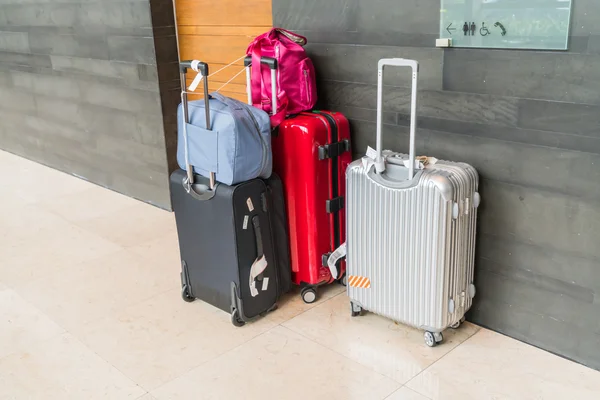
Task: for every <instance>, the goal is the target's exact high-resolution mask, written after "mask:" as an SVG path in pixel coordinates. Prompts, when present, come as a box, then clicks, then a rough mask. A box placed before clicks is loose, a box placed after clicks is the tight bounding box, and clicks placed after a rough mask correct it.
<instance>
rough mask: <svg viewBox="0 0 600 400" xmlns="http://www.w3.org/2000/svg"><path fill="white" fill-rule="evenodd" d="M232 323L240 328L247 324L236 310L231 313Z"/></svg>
mask: <svg viewBox="0 0 600 400" xmlns="http://www.w3.org/2000/svg"><path fill="white" fill-rule="evenodd" d="M231 323H232V324H233V326H236V327H238V328H239V327H241V326H244V325H246V323H245V322H244V321H242V319H241V318H240V316H239V314H238V310H235V309H234V310H233V311H232V312H231Z"/></svg>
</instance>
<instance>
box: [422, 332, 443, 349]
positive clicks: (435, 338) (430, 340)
mask: <svg viewBox="0 0 600 400" xmlns="http://www.w3.org/2000/svg"><path fill="white" fill-rule="evenodd" d="M424 337H425V344H426V345H427V346H429V347H435V346H437V345H438V344H440V343H442V340H444V336H442V332H429V331H427V332H425V335H424Z"/></svg>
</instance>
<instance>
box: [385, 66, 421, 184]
mask: <svg viewBox="0 0 600 400" xmlns="http://www.w3.org/2000/svg"><path fill="white" fill-rule="evenodd" d="M388 65H389V66H394V67H410V68H411V69H412V90H411V96H410V151H409V163H410V165H409V167H408V180H411V179H413V177H414V175H415V133H416V130H417V81H418V77H419V63H418V62H417V61H415V60H407V59H404V58H383V59H381V60H379V62H378V63H377V159H376V160H375V162H376V166H378V168H376V171H377V173H382V172H383V171H385V164H384V161H383V159H382V157H381V151H382V148H381V136H382V119H383V70H384V68H385V67H386V66H388Z"/></svg>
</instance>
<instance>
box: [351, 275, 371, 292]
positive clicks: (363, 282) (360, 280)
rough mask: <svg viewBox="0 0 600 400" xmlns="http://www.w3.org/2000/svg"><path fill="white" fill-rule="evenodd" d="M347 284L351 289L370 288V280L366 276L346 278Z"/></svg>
mask: <svg viewBox="0 0 600 400" xmlns="http://www.w3.org/2000/svg"><path fill="white" fill-rule="evenodd" d="M348 284H349V285H350V286H352V287H358V288H363V289H368V288H370V287H371V280H370V279H369V278H367V277H366V276H357V275H350V276H349V277H348Z"/></svg>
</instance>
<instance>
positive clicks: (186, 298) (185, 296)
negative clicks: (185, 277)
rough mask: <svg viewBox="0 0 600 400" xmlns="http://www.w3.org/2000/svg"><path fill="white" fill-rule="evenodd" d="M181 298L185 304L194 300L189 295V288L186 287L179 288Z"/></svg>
mask: <svg viewBox="0 0 600 400" xmlns="http://www.w3.org/2000/svg"><path fill="white" fill-rule="evenodd" d="M181 298H182V299H183V301H185V302H187V303H191V302H192V301H194V300H196V298H195V297H193V296H192V295H191V294H190V288H189V286H188V285H183V286H182V287H181Z"/></svg>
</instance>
